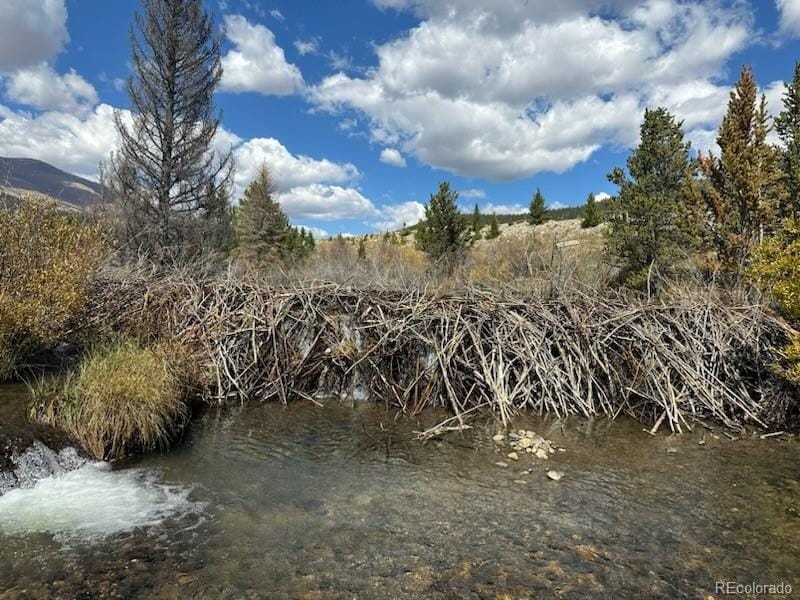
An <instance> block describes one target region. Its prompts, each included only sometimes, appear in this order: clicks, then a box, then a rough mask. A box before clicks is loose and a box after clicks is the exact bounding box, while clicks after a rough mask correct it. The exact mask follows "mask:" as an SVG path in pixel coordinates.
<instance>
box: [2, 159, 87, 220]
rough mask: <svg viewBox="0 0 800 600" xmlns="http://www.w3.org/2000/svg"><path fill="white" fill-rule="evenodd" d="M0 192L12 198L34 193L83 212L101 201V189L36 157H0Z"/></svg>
mask: <svg viewBox="0 0 800 600" xmlns="http://www.w3.org/2000/svg"><path fill="white" fill-rule="evenodd" d="M0 189H4V190H5V191H7V192H8V193H10V194H12V195H15V196H16V195H19V194H20V193H21V192H33V193H35V194H41V195H44V196H49V197H50V198H53V199H55V200H58V201H60V202H63V203H65V204H68V205H70V206H71V207H73V208H77V209H81V210H82V209H86V208H88V207H89V206H91V205H92V204H94V203H96V202H98V201H99V200H100V198H101V190H102V188H101V186H100V184H98V183H95V182H94V181H90V180H88V179H84V178H83V177H78V176H77V175H73V174H72V173H68V172H66V171H63V170H61V169H59V168H57V167H54V166H53V165H51V164H49V163H46V162H44V161H41V160H37V159H35V158H10V157H3V156H0Z"/></svg>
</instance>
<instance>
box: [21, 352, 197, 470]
mask: <svg viewBox="0 0 800 600" xmlns="http://www.w3.org/2000/svg"><path fill="white" fill-rule="evenodd" d="M181 354H182V353H181V352H180V350H178V349H176V348H175V347H174V346H167V345H159V346H155V347H153V348H146V347H143V346H141V345H140V344H139V343H137V342H134V341H131V340H118V341H113V342H109V343H106V344H102V345H98V346H96V347H94V348H93V349H91V350H90V351H89V352H88V353H87V354H86V356H85V358H84V359H83V361H82V362H81V364H80V366H79V367H78V368H77V370H75V371H73V372H70V373H68V374H67V375H66V376H65V377H63V378H61V379H59V380H56V379H44V380H40V381H39V382H37V383H36V384H34V385H33V386H32V389H33V397H34V401H33V407H32V416H33V417H34V418H35V419H37V420H39V421H41V422H43V423H46V424H48V425H52V426H55V427H59V428H61V429H63V430H64V431H66V432H67V433H68V434H70V435H71V436H72V437H73V438H74V439H75V441H76V442H77V443H78V444H80V445H81V447H83V448H84V450H86V451H87V452H89V453H90V454H91V455H92V456H94V457H95V458H97V459H101V460H102V459H116V458H120V457H122V456H125V455H126V454H130V453H131V452H136V451H149V450H154V449H156V448H158V447H163V446H165V445H166V444H167V443H168V442H169V441H170V440H171V438H172V437H173V436H174V435H175V433H176V432H177V431H178V430H179V429H180V428H181V427H182V426H183V424H184V423H185V420H186V417H187V412H188V411H187V406H186V403H185V397H186V394H185V389H186V388H185V385H184V377H183V375H182V373H181V370H180V369H181V367H180V365H181V362H182V360H181V359H180V357H181Z"/></svg>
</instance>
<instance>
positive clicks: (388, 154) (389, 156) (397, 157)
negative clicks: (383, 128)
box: [381, 148, 406, 169]
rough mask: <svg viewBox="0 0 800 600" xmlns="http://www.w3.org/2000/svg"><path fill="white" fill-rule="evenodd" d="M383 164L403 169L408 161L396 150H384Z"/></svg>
mask: <svg viewBox="0 0 800 600" xmlns="http://www.w3.org/2000/svg"><path fill="white" fill-rule="evenodd" d="M381 162H382V163H384V164H387V165H390V166H392V167H398V168H401V169H402V168H403V167H405V166H406V159H405V158H404V157H403V155H402V154H400V151H399V150H397V149H396V148H384V149H383V151H382V152H381Z"/></svg>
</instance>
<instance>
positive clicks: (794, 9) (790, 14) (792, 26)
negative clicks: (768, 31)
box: [775, 0, 800, 36]
mask: <svg viewBox="0 0 800 600" xmlns="http://www.w3.org/2000/svg"><path fill="white" fill-rule="evenodd" d="M775 5H776V6H777V8H778V13H779V14H780V21H781V32H783V33H785V34H789V35H793V36H797V35H800V0H775Z"/></svg>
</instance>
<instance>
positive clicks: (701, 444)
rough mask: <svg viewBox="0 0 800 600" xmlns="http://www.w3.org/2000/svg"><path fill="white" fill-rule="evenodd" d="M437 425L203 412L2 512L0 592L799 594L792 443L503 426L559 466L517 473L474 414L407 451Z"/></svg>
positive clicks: (524, 421)
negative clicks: (169, 435)
mask: <svg viewBox="0 0 800 600" xmlns="http://www.w3.org/2000/svg"><path fill="white" fill-rule="evenodd" d="M6 396H8V395H6ZM443 416H444V415H442V414H441V413H439V414H436V413H426V414H425V415H424V416H423V417H421V419H419V418H409V417H400V418H397V416H396V415H394V414H393V413H391V412H387V411H386V410H385V409H383V408H380V407H376V406H373V405H370V406H356V407H355V408H353V407H349V406H341V405H338V404H336V403H331V404H328V405H326V406H325V407H324V408H320V407H316V406H312V405H308V404H294V405H291V406H289V407H288V408H285V407H282V406H278V405H252V406H251V405H247V406H242V407H235V408H219V409H210V410H208V411H206V412H205V414H203V415H202V416H201V417H199V418H198V419H197V420H196V422H195V423H194V424H193V426H192V428H191V430H190V431H188V432H187V433H186V435H185V436H184V439H183V440H182V441H181V442H180V443H179V444H178V445H177V447H176V448H174V449H173V450H171V451H170V452H167V453H163V454H154V455H150V456H146V457H142V458H138V459H135V460H129V461H124V462H121V463H117V464H115V465H114V466H113V467H109V466H103V465H99V464H96V463H87V464H85V465H83V466H80V467H79V468H78V469H76V470H72V471H67V472H63V473H57V474H55V475H53V476H51V477H47V478H44V479H41V480H40V481H38V482H37V483H36V484H34V485H32V486H28V487H26V488H20V489H15V490H12V491H10V492H8V493H6V494H5V495H3V496H2V497H0V597H3V598H40V597H45V598H46V597H66V598H73V597H76V598H95V597H124V598H184V597H192V598H304V597H305V598H355V597H357V598H387V597H418V598H460V597H465V598H470V597H471V598H509V597H510V598H544V597H563V598H591V597H597V598H609V597H615V598H629V597H630V598H648V597H653V598H706V597H708V596H709V595H711V596H715V582H717V581H736V582H742V583H751V582H757V583H762V584H770V583H776V584H777V583H779V582H785V583H787V584H789V585H791V586H792V587H793V589H794V590H795V592H796V591H797V590H800V460H798V458H800V447H799V446H798V444H797V443H796V442H793V441H777V440H758V439H748V440H738V441H735V442H734V441H730V440H728V439H727V438H725V437H724V436H720V437H719V439H717V438H715V437H714V436H713V435H712V434H711V432H707V431H705V430H703V432H700V431H696V432H695V433H691V434H688V435H683V436H670V435H667V434H659V435H657V436H649V435H647V434H645V433H643V431H642V427H641V425H640V424H637V423H634V422H632V421H628V420H624V419H623V420H618V421H616V422H614V423H611V422H608V421H606V420H594V421H586V420H577V419H573V420H569V421H567V422H558V421H555V420H543V419H540V418H535V417H530V416H527V417H521V418H519V419H518V420H517V421H516V422H515V423H514V427H515V428H524V429H531V430H534V431H536V432H537V433H538V434H539V435H542V436H543V437H545V438H547V439H549V440H552V442H553V443H554V445H556V446H558V447H561V448H564V450H565V451H564V452H557V453H556V454H554V455H553V456H552V457H551V458H550V459H549V460H547V461H541V460H536V459H533V458H530V455H525V454H523V455H521V456H520V457H519V458H520V460H518V461H514V460H511V459H509V458H508V457H507V454H508V453H509V451H510V448H508V447H507V446H505V445H503V444H498V443H497V442H495V441H493V440H492V436H493V435H494V434H495V433H496V431H497V427H496V424H495V423H493V422H490V421H484V422H478V423H476V424H475V427H474V428H473V429H472V430H469V431H466V432H462V433H452V434H449V435H447V436H446V437H444V438H443V439H441V440H438V441H432V442H429V443H427V444H422V443H420V442H417V441H415V440H414V431H415V430H419V429H421V428H423V427H426V426H428V425H431V424H433V423H435V422H436V421H437V419H440V418H442V417H443ZM497 463H505V464H506V465H507V466H501V465H498V464H497ZM529 469H530V471H531V472H530V473H528V472H527V471H528V470H529ZM549 469H555V470H558V471H560V472H562V473H563V477H562V479H561V480H560V481H551V480H549V479H548V478H547V476H546V471H547V470H549ZM716 597H719V596H716Z"/></svg>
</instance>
